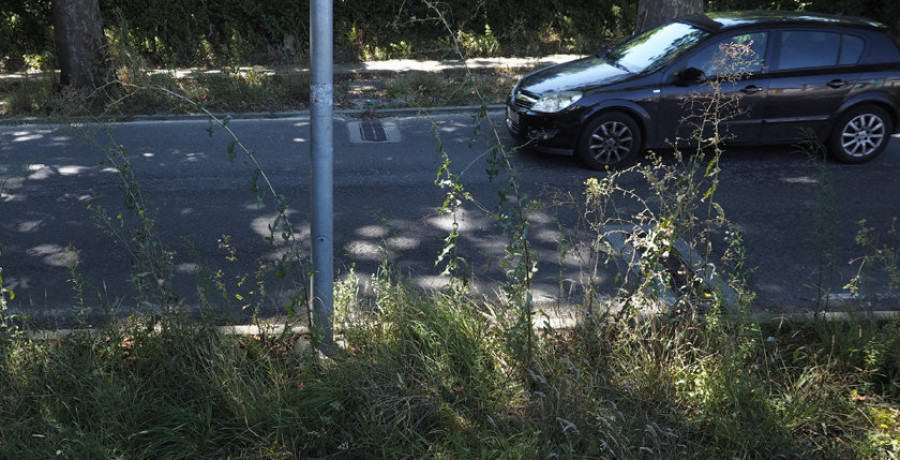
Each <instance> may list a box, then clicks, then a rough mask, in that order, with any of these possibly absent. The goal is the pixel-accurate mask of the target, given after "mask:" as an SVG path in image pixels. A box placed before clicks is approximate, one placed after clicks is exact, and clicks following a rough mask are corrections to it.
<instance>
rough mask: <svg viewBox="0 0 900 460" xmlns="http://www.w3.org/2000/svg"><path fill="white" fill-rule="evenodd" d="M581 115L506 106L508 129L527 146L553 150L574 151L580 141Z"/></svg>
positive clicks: (521, 143)
mask: <svg viewBox="0 0 900 460" xmlns="http://www.w3.org/2000/svg"><path fill="white" fill-rule="evenodd" d="M578 126H580V123H579V121H578V117H577V116H576V115H575V114H574V113H571V112H568V111H567V113H563V114H537V113H534V112H529V111H519V110H516V109H515V108H514V107H511V106H507V107H506V129H507V130H509V133H510V134H511V135H512V136H513V137H514V138H515V139H516V141H517V142H518V143H519V144H520V145H523V146H525V147H528V148H531V149H534V150H539V151H547V152H549V153H569V154H571V153H572V150H573V149H574V148H575V143H576V142H577V140H578V134H579V133H578Z"/></svg>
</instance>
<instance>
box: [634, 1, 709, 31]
mask: <svg viewBox="0 0 900 460" xmlns="http://www.w3.org/2000/svg"><path fill="white" fill-rule="evenodd" d="M702 12H703V0H640V1H639V2H638V15H637V24H635V32H636V33H640V32H643V31H645V30H647V29H651V28H653V27H656V26H658V25H660V24H662V23H663V22H666V21H668V20H669V19H674V18H677V17H680V16H687V15H689V14H694V13H702Z"/></svg>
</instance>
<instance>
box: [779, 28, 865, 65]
mask: <svg viewBox="0 0 900 460" xmlns="http://www.w3.org/2000/svg"><path fill="white" fill-rule="evenodd" d="M779 43H780V49H781V51H780V53H779V58H778V65H777V68H778V69H780V70H792V69H807V68H813V67H829V66H834V65H853V64H856V63H858V62H859V60H860V58H861V57H862V55H863V51H864V50H865V44H866V43H865V40H863V39H862V38H861V37H859V36H856V35H852V34H848V33H838V32H822V31H813V30H790V31H785V32H782V33H781V40H780V42H779Z"/></svg>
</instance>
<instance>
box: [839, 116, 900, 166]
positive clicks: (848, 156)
mask: <svg viewBox="0 0 900 460" xmlns="http://www.w3.org/2000/svg"><path fill="white" fill-rule="evenodd" d="M892 132H893V126H891V118H890V116H889V115H888V113H887V112H886V111H885V110H884V109H882V108H880V107H877V106H874V105H866V106H862V107H857V108H854V109H851V110H850V111H849V112H847V113H845V114H844V115H843V116H842V117H841V118H840V120H838V123H837V125H835V130H834V132H833V133H832V134H831V138H830V139H829V146H828V147H829V151H830V153H831V156H832V157H833V158H834V159H835V160H837V161H840V162H842V163H863V162H866V161H869V160H871V159H872V158H875V157H876V156H878V154H880V153H881V152H882V151H884V149H885V147H887V144H888V141H889V140H890V138H891V133H892Z"/></svg>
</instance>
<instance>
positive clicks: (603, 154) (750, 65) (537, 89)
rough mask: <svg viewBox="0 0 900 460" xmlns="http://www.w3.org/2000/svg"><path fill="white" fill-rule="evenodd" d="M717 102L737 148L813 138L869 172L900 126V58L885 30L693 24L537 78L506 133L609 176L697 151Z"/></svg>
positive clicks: (519, 92)
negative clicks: (658, 157) (647, 157)
mask: <svg viewBox="0 0 900 460" xmlns="http://www.w3.org/2000/svg"><path fill="white" fill-rule="evenodd" d="M728 47H731V48H730V49H732V50H737V52H730V53H729V52H727V51H728V49H729V48H728ZM722 56H724V58H723V57H722ZM714 96H715V98H716V100H718V101H725V102H726V103H727V107H726V109H727V112H728V113H725V114H722V113H719V114H717V115H716V117H717V118H716V119H717V120H720V121H721V122H720V123H718V124H717V126H719V127H720V128H721V131H722V132H720V133H719V135H720V136H721V137H720V138H721V139H725V140H726V142H728V143H729V144H732V143H773V144H774V143H793V142H796V141H797V140H798V139H802V138H808V137H809V136H810V134H812V135H814V136H816V137H817V138H818V139H819V140H821V141H822V142H823V143H824V144H825V145H826V146H827V148H828V151H829V153H830V155H831V156H832V158H834V159H836V160H838V161H841V162H845V163H862V162H864V161H868V160H871V159H872V158H874V157H875V156H877V155H878V154H879V153H881V152H882V151H883V150H884V148H885V147H886V146H887V143H888V141H889V140H890V137H891V135H892V134H893V133H895V132H897V131H896V130H897V127H898V126H900V123H898V117H900V114H898V108H900V48H898V46H897V43H896V42H895V41H894V40H893V39H892V38H891V37H890V36H889V35H888V33H887V29H886V28H885V27H884V26H883V25H881V24H879V23H876V22H872V21H869V20H865V19H862V18H851V17H844V16H831V15H823V14H811V13H790V12H780V11H779V12H776V11H744V12H730V13H708V14H698V15H692V16H687V17H683V18H679V19H676V20H674V21H671V22H668V23H665V24H663V25H661V26H659V27H656V28H654V29H651V30H649V31H647V32H644V33H642V34H640V35H637V36H635V37H633V38H631V39H629V40H627V41H625V42H623V43H621V44H619V45H617V46H615V47H613V48H612V49H611V50H610V51H608V52H606V53H601V54H598V55H596V56H590V57H586V58H582V59H578V60H575V61H571V62H567V63H563V64H558V65H554V66H550V67H547V68H544V69H541V70H538V71H536V72H533V73H530V74H528V75H526V76H525V77H523V78H522V79H521V80H520V81H519V82H518V83H517V84H516V86H515V88H514V89H513V91H512V93H511V95H510V97H509V100H508V102H507V111H506V112H507V116H506V124H507V127H508V128H509V131H510V133H512V134H513V136H514V137H515V138H517V140H518V141H519V142H520V143H522V144H523V145H525V146H526V147H528V148H534V149H537V150H549V151H568V152H572V151H574V152H575V154H576V155H577V156H578V157H579V158H580V159H581V160H582V161H583V162H584V163H585V164H586V165H588V166H589V167H592V168H596V169H602V168H605V167H608V166H615V165H621V164H623V163H627V162H630V161H631V160H633V159H634V158H635V156H636V155H637V154H638V153H639V152H642V151H643V150H645V149H652V148H666V147H671V146H673V145H675V144H679V143H684V142H694V143H695V144H696V143H697V142H699V139H703V138H704V137H702V136H706V135H708V134H709V133H708V132H706V131H703V129H698V127H700V126H703V124H701V123H699V122H698V121H699V120H700V119H704V117H702V116H700V115H702V114H698V111H699V110H701V109H703V110H705V109H708V108H709V104H703V101H704V100H707V101H711V100H713V97H714ZM707 128H708V125H707Z"/></svg>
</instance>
